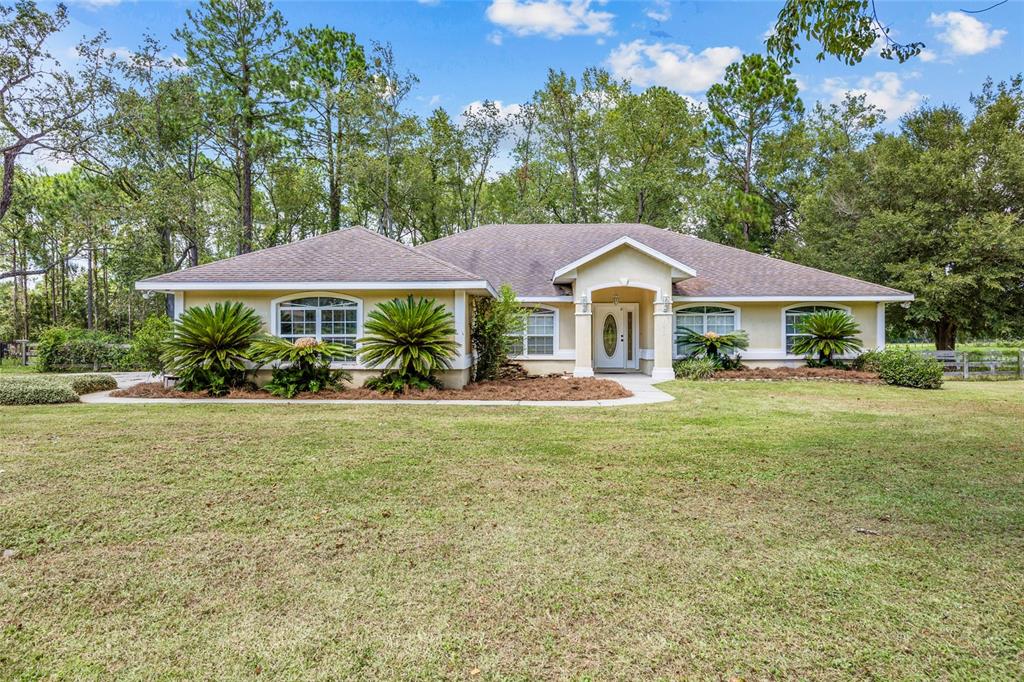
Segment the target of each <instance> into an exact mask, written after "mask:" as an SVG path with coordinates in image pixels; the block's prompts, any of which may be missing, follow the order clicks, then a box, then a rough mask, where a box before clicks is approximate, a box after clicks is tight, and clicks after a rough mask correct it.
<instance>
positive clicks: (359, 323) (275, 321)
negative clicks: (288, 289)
mask: <svg viewBox="0 0 1024 682" xmlns="http://www.w3.org/2000/svg"><path fill="white" fill-rule="evenodd" d="M310 296H329V297H331V298H340V299H343V300H346V301H351V302H353V303H355V304H356V339H361V338H362V337H363V299H361V298H358V297H356V296H350V295H348V294H342V293H339V292H337V291H303V292H299V293H297V294H288V295H287V296H281V297H279V298H275V299H273V300H271V301H270V333H271V334H272V335H274V336H280V333H281V332H280V321H281V304H282V303H287V302H288V301H294V300H295V299H298V298H307V297H310ZM355 350H356V352H357V353H358V351H359V344H358V343H357V344H356V348H355ZM331 367H332V368H334V369H338V368H342V367H344V368H349V369H350V368H353V367H362V365H360V364H359V360H358V355H353V356H352V359H351V360H345V361H343V362H337V361H336V362H332V363H331Z"/></svg>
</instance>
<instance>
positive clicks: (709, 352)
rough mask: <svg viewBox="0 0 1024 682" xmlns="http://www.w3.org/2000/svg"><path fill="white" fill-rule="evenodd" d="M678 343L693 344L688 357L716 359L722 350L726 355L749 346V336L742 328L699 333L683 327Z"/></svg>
mask: <svg viewBox="0 0 1024 682" xmlns="http://www.w3.org/2000/svg"><path fill="white" fill-rule="evenodd" d="M679 343H681V344H685V345H687V346H693V351H692V352H691V353H690V357H695V358H696V357H708V358H712V359H717V358H718V357H719V356H720V355H721V354H722V353H723V352H724V353H725V354H727V355H728V354H729V353H730V352H732V351H736V350H746V349H747V348H749V347H750V338H749V337H748V336H747V333H746V332H745V331H743V330H742V329H737V330H736V331H732V332H727V333H725V334H718V333H716V332H710V331H709V332H704V333H701V332H698V331H695V330H693V329H689V328H684V333H683V334H682V335H681V336H680V337H679Z"/></svg>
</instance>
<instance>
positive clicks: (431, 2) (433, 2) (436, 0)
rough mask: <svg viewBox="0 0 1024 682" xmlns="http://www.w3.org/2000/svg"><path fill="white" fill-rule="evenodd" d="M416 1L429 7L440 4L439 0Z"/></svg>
mask: <svg viewBox="0 0 1024 682" xmlns="http://www.w3.org/2000/svg"><path fill="white" fill-rule="evenodd" d="M416 2H418V3H420V4H421V5H430V6H431V7H433V6H435V5H440V4H441V0H416Z"/></svg>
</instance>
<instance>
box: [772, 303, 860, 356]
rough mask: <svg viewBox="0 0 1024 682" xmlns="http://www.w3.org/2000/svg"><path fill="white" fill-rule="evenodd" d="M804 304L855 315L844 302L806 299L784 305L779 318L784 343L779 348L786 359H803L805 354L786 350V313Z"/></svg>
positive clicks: (851, 315)
mask: <svg viewBox="0 0 1024 682" xmlns="http://www.w3.org/2000/svg"><path fill="white" fill-rule="evenodd" d="M804 306H814V307H816V308H826V307H827V308H835V309H838V310H843V311H845V312H846V314H847V315H849V316H850V317H853V312H852V310H851V309H850V306H848V305H843V304H842V303H833V302H832V301H805V302H803V303H794V304H793V305H787V306H785V307H783V309H782V312H781V316H780V319H779V324H780V325H781V329H780V332H781V334H782V343H781V345H780V346H779V348H780V349H781V350H782V356H783V358H784V359H786V360H801V359H803V358H804V356H803V355H797V354H795V353H790V352H788V351H787V350H786V336H787V335H786V313H787V312H788V311H790V310H792V309H793V308H803V307H804ZM837 357H839V356H837Z"/></svg>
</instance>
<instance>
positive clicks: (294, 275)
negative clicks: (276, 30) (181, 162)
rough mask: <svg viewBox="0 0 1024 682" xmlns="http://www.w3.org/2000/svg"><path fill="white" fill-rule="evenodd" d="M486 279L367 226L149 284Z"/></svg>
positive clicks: (189, 270) (151, 280)
mask: <svg viewBox="0 0 1024 682" xmlns="http://www.w3.org/2000/svg"><path fill="white" fill-rule="evenodd" d="M483 279H484V278H483V277H481V276H479V275H475V274H473V273H472V272H467V271H466V270H463V269H462V268H459V267H458V266H456V265H452V264H451V263H446V262H444V261H442V260H439V259H438V258H436V257H434V256H432V255H430V254H429V253H426V252H421V251H417V250H415V249H413V248H411V247H409V246H405V245H404V244H400V243H398V242H396V241H394V240H393V239H388V238H387V237H384V236H383V235H380V234H377V233H376V232H371V231H370V230H367V229H366V228H363V227H349V228H345V229H344V230H338V231H337V232H328V233H327V234H323V235H320V236H318V237H310V238H309V239H303V240H301V241H297V242H292V243H291V244H284V245H282V246H274V247H271V248H269V249H262V250H260V251H253V252H252V253H246V254H243V255H241V256H234V257H233V258H225V259H224V260H219V261H216V262H213V263H207V264H206V265H199V266H196V267H194V268H187V269H185V270H178V271H177V272H170V273H167V274H165V275H158V276H156V277H150V278H149V279H145V280H143V282H144V283H145V284H174V283H184V282H196V283H200V282H201V283H211V284H213V283H217V284H219V283H225V284H231V283H241V282H413V281H425V282H438V281H449V280H455V281H468V280H476V281H479V280H483Z"/></svg>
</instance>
